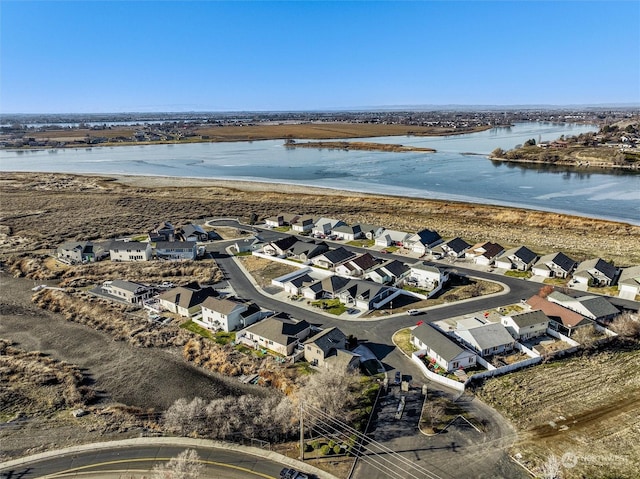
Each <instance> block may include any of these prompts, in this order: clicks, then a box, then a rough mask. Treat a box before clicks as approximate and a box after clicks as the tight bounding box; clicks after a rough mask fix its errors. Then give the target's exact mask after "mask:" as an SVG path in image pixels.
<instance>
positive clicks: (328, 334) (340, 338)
mask: <svg viewBox="0 0 640 479" xmlns="http://www.w3.org/2000/svg"><path fill="white" fill-rule="evenodd" d="M346 340H347V337H346V336H345V334H344V333H343V332H342V331H340V330H339V329H338V328H335V327H334V328H327V329H325V330H323V331H320V332H319V333H318V334H316V335H315V336H313V337H311V338H309V339H307V340H306V341H305V342H304V344H312V343H313V344H315V345H316V347H318V348H319V349H321V350H322V352H324V355H325V356H327V354H329V351H331V349H335V348H336V347H337V346H338V345H340V344H344V342H345V341H346Z"/></svg>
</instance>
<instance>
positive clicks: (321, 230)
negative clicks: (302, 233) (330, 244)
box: [311, 218, 346, 236]
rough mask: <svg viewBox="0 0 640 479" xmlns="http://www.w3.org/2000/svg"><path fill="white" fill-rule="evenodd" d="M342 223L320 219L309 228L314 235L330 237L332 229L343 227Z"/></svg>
mask: <svg viewBox="0 0 640 479" xmlns="http://www.w3.org/2000/svg"><path fill="white" fill-rule="evenodd" d="M345 224H346V223H345V222H344V221H340V220H336V219H333V218H320V219H319V220H318V221H316V224H315V225H313V228H311V232H312V233H313V234H314V235H320V236H326V235H330V234H331V232H332V231H333V229H334V228H336V227H337V226H342V225H345Z"/></svg>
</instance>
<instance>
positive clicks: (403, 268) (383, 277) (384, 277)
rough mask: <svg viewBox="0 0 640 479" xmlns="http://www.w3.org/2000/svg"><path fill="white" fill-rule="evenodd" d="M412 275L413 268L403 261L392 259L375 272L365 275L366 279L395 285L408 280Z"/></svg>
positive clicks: (371, 271)
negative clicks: (405, 279) (402, 280)
mask: <svg viewBox="0 0 640 479" xmlns="http://www.w3.org/2000/svg"><path fill="white" fill-rule="evenodd" d="M410 273H411V268H409V266H407V265H406V264H404V263H403V262H401V261H398V260H395V259H392V260H389V261H387V262H386V263H383V264H382V265H380V266H379V267H377V268H376V269H374V270H370V271H369V272H367V273H365V275H364V279H368V280H371V281H373V282H374V283H379V284H387V283H390V284H395V283H397V282H398V281H400V280H401V279H404V278H406V277H407V276H408V275H409V274H410Z"/></svg>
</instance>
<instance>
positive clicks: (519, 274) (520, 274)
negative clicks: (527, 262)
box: [504, 270, 531, 279]
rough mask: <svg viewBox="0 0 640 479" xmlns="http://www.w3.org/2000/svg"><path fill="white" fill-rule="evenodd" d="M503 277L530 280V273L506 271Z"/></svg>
mask: <svg viewBox="0 0 640 479" xmlns="http://www.w3.org/2000/svg"><path fill="white" fill-rule="evenodd" d="M504 275H505V276H511V277H512V278H525V279H528V278H531V271H514V270H510V271H506V272H505V273H504Z"/></svg>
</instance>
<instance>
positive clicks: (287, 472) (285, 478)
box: [280, 467, 309, 479]
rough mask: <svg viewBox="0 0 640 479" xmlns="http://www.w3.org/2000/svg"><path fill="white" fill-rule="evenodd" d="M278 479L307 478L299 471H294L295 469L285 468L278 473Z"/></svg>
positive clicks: (307, 477) (307, 478)
mask: <svg viewBox="0 0 640 479" xmlns="http://www.w3.org/2000/svg"><path fill="white" fill-rule="evenodd" d="M280 479H309V476H307V475H306V474H303V473H301V472H300V471H296V470H295V469H289V468H287V467H285V468H284V469H283V470H282V471H280Z"/></svg>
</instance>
